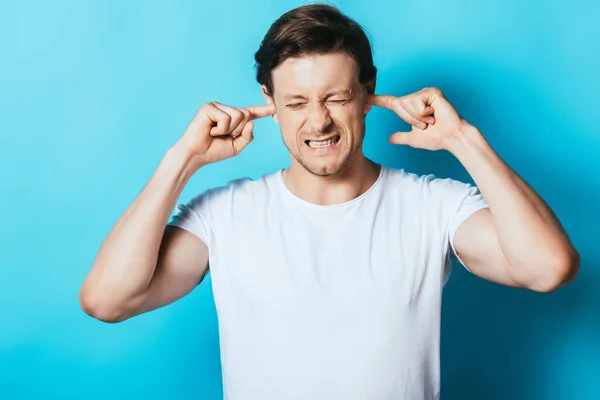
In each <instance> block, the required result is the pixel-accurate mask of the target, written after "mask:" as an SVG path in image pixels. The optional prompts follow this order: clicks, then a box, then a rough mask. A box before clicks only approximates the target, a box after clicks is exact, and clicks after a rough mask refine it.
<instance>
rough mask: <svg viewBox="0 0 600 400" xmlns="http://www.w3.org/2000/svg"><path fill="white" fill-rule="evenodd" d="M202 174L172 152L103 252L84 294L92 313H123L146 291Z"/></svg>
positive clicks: (84, 288) (93, 267) (82, 293)
mask: <svg viewBox="0 0 600 400" xmlns="http://www.w3.org/2000/svg"><path fill="white" fill-rule="evenodd" d="M197 169H198V168H197V167H196V166H194V165H193V163H191V162H190V160H189V158H188V157H186V156H185V154H184V153H183V152H182V151H180V150H179V149H178V148H177V147H172V148H171V149H169V150H168V151H167V153H166V154H165V156H164V157H163V159H162V160H161V163H160V164H159V166H158V168H157V169H156V171H155V173H154V174H153V176H152V177H151V179H150V180H149V182H148V183H147V184H146V186H145V187H144V188H143V190H142V191H141V192H140V194H139V195H138V196H137V198H136V199H135V200H134V201H133V203H132V204H131V205H130V206H129V207H128V208H127V210H126V211H125V212H124V213H123V215H122V216H121V217H120V218H119V219H118V221H117V222H116V224H115V225H114V226H113V228H112V229H111V231H110V232H109V234H108V235H107V237H106V239H105V240H104V242H103V243H102V245H101V247H100V249H99V251H98V254H97V256H96V259H95V261H94V264H93V266H92V268H91V270H90V272H89V274H88V276H87V278H86V279H85V281H84V283H83V285H82V288H81V292H80V298H81V300H82V303H83V304H85V305H86V306H87V307H88V308H89V309H93V308H100V307H102V308H104V309H108V310H118V309H119V308H120V307H121V306H122V305H123V304H126V303H127V302H128V301H129V300H130V299H132V298H133V297H135V296H137V295H139V294H141V293H143V292H144V291H145V290H146V288H147V287H148V285H149V283H150V281H151V279H152V277H153V275H154V271H155V268H156V264H157V259H158V252H159V248H160V243H161V240H162V237H163V233H164V229H165V226H166V224H167V222H168V219H169V217H170V214H171V212H172V211H173V208H174V207H175V205H176V202H177V199H178V198H179V196H180V194H181V192H182V190H183V188H184V187H185V184H186V183H187V181H188V180H189V178H190V177H191V176H192V175H193V173H194V172H195V171H196V170H197Z"/></svg>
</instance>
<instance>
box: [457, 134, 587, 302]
mask: <svg viewBox="0 0 600 400" xmlns="http://www.w3.org/2000/svg"><path fill="white" fill-rule="evenodd" d="M464 132H465V133H464V135H461V136H457V139H456V140H455V141H454V142H453V146H452V147H451V151H452V153H453V154H454V155H455V156H456V157H457V158H458V159H459V160H460V161H461V162H462V164H463V165H464V166H465V168H466V169H467V171H468V172H469V173H470V174H471V176H472V177H473V179H474V180H475V182H476V183H477V185H478V186H479V188H480V189H481V192H482V194H483V196H484V197H485V199H486V200H487V202H488V203H489V205H490V207H489V209H484V210H480V211H478V212H476V213H475V214H474V215H472V216H470V217H469V218H467V220H465V221H464V223H463V224H461V226H460V227H459V228H458V229H457V231H456V235H455V240H454V245H455V248H456V250H457V252H458V254H459V256H460V257H461V259H463V261H464V262H465V265H466V266H467V268H469V270H471V271H472V272H473V273H474V274H476V275H478V276H480V277H482V278H484V279H488V280H490V281H493V282H497V283H500V284H503V285H507V286H516V287H522V288H526V289H529V290H535V291H540V292H548V291H553V290H556V289H558V288H560V287H561V286H563V285H565V284H567V283H569V282H570V281H571V280H572V279H573V278H574V277H575V275H576V274H577V272H578V270H579V254H578V253H577V251H576V250H575V248H574V247H573V244H572V243H571V241H570V239H569V237H568V235H567V234H566V232H565V230H564V228H563V227H562V225H561V223H560V222H559V220H558V218H557V217H556V215H554V213H553V211H552V210H551V209H550V207H548V205H547V204H546V203H545V202H544V200H543V199H542V198H541V197H540V196H539V195H538V194H537V193H536V192H535V191H534V190H533V189H532V188H531V187H530V186H529V185H528V184H527V183H526V182H525V181H524V180H523V179H521V178H520V177H519V176H518V175H517V174H516V173H515V172H514V171H513V170H512V169H510V168H509V167H508V166H507V165H506V164H505V163H504V162H503V161H502V160H501V159H500V157H498V155H497V154H496V153H495V152H494V151H493V150H492V148H491V147H490V146H489V144H488V143H487V142H486V141H485V139H484V138H483V137H482V136H481V134H480V133H479V131H478V130H477V129H476V128H475V127H473V126H470V125H468V126H466V127H465V128H464Z"/></svg>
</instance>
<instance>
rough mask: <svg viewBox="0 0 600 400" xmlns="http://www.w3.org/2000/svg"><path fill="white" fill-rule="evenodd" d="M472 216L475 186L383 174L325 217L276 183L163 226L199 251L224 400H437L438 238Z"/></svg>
mask: <svg viewBox="0 0 600 400" xmlns="http://www.w3.org/2000/svg"><path fill="white" fill-rule="evenodd" d="M484 207H487V203H486V201H485V200H484V198H483V197H482V195H481V193H480V192H479V190H478V188H477V187H476V186H472V185H469V184H466V183H462V182H460V181H456V180H452V179H440V178H436V177H435V176H434V175H426V176H418V175H415V174H412V173H407V172H404V170H395V169H391V168H388V167H385V166H382V168H381V172H380V174H379V177H378V179H377V181H376V182H375V184H374V185H373V186H372V187H371V188H370V189H369V190H367V191H366V192H365V193H363V194H362V195H361V196H359V197H357V198H355V199H353V200H351V201H348V202H346V203H343V204H339V205H331V206H321V205H316V204H313V203H309V202H307V201H305V200H302V199H300V198H299V197H297V196H295V195H294V194H293V193H292V192H291V191H290V190H289V189H288V188H287V186H286V185H285V182H284V180H283V177H282V173H281V171H277V172H274V173H270V174H267V175H265V176H263V177H261V178H260V179H256V180H251V179H248V178H244V179H238V180H235V181H232V182H230V183H228V184H227V185H225V186H223V187H219V188H214V189H210V190H207V191H205V192H203V193H202V194H200V195H198V196H196V197H194V198H193V199H192V200H191V201H190V202H188V203H187V204H185V205H184V204H180V205H178V207H177V212H176V214H175V215H174V216H173V218H172V219H171V221H170V222H169V224H171V225H175V226H179V227H181V228H183V229H186V230H188V231H190V232H192V233H193V234H195V235H196V236H198V237H199V238H200V239H201V240H202V241H203V242H204V243H206V245H207V246H208V248H209V268H210V269H209V271H210V273H211V277H212V284H213V293H214V298H215V304H216V308H217V316H218V324H219V334H220V346H221V361H222V375H223V390H224V398H225V399H230V400H268V399H277V400H287V399H310V400H319V399H324V400H325V399H326V400H333V399H344V400H354V399H361V400H373V399H377V400H388V399H389V400H391V399H394V400H395V399H411V400H415V399H428V400H429V399H437V398H439V388H440V371H439V369H440V364H439V344H440V311H441V299H442V289H443V286H444V284H445V282H446V280H447V278H448V276H449V274H450V269H451V261H450V254H452V253H453V254H454V256H456V257H458V256H457V254H456V252H455V251H454V247H453V244H452V240H453V237H454V232H455V231H456V228H457V227H458V226H459V224H460V223H461V222H462V221H463V220H465V219H466V218H467V217H468V216H469V215H471V214H472V213H473V212H475V211H477V210H479V209H481V208H484ZM458 259H459V261H460V262H461V263H462V261H461V260H460V258H458Z"/></svg>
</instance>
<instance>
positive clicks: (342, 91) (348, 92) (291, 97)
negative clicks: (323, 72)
mask: <svg viewBox="0 0 600 400" xmlns="http://www.w3.org/2000/svg"><path fill="white" fill-rule="evenodd" d="M337 95H342V96H348V97H352V90H351V89H338V90H332V91H331V92H327V93H326V94H325V96H324V97H325V98H327V97H331V96H337ZM283 99H284V100H295V99H300V100H306V99H307V97H306V96H304V95H302V94H295V93H290V94H286V95H285V96H284V97H283Z"/></svg>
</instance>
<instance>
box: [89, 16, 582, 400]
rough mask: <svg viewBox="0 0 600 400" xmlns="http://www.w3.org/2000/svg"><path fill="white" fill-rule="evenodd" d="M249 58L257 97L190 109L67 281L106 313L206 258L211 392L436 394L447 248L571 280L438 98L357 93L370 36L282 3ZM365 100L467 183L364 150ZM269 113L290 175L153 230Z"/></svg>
mask: <svg viewBox="0 0 600 400" xmlns="http://www.w3.org/2000/svg"><path fill="white" fill-rule="evenodd" d="M255 58H256V62H257V67H258V69H257V79H258V81H259V83H261V85H262V90H263V94H264V97H265V99H266V103H267V104H266V105H264V106H256V107H248V108H238V107H233V106H227V105H224V104H220V103H217V102H212V103H208V104H205V105H203V106H202V107H201V108H200V110H199V111H198V113H197V114H196V116H195V117H194V119H193V120H192V121H191V123H190V124H189V126H188V127H187V129H186V131H185V133H184V134H183V136H182V137H181V139H180V140H179V141H178V142H177V143H176V144H175V145H174V146H173V147H172V148H170V149H169V150H168V151H167V153H166V155H165V157H164V159H163V160H162V162H161V164H160V165H159V167H158V168H157V170H156V172H155V174H154V175H153V176H152V178H151V179H150V181H149V182H148V184H147V186H146V187H145V188H144V190H143V191H142V192H141V193H140V195H139V196H138V198H136V199H135V201H134V202H133V204H132V205H131V206H130V207H129V208H128V209H127V210H126V212H125V213H124V214H123V216H122V217H121V218H120V219H119V221H118V222H117V223H116V225H115V226H114V228H113V229H112V230H111V232H110V233H109V235H108V236H107V238H106V240H105V241H104V243H103V244H102V246H101V248H100V251H99V253H98V256H97V258H96V260H95V262H94V265H93V267H92V269H91V271H90V273H89V275H88V277H87V278H86V280H85V282H84V284H83V285H82V288H81V293H80V300H81V305H82V307H83V309H84V310H85V311H86V312H87V313H88V314H90V315H92V316H94V317H96V318H98V319H100V320H103V321H107V322H118V321H122V320H124V319H127V318H131V317H133V316H135V315H138V314H141V313H144V312H147V311H150V310H153V309H156V308H158V307H161V306H164V305H166V304H169V303H171V302H173V301H175V300H177V299H178V298H181V297H182V296H184V295H186V294H187V293H188V292H190V291H191V290H192V289H193V288H194V287H195V286H196V285H197V284H198V283H200V282H201V281H202V279H203V277H204V275H205V274H206V272H207V271H208V268H209V265H210V271H211V274H212V275H211V276H212V281H213V289H214V296H215V302H216V306H217V312H218V320H219V331H220V343H221V358H222V368H223V384H224V396H225V398H228V399H434V398H438V397H439V390H440V388H439V386H440V377H439V337H440V305H441V298H442V288H443V286H444V283H445V282H446V279H447V278H448V274H449V272H450V266H451V264H450V259H449V257H450V255H451V254H454V255H455V256H456V257H458V259H459V261H460V262H461V263H463V265H464V266H465V267H466V268H468V269H469V270H470V271H471V272H472V273H474V274H476V275H478V276H480V277H482V278H484V279H488V280H490V281H493V282H497V283H499V284H503V285H509V286H514V287H521V288H525V289H529V290H534V291H539V292H548V291H553V290H556V289H557V288H559V287H561V286H562V285H564V284H565V283H567V282H569V281H570V280H571V279H572V278H573V277H574V276H575V274H576V273H577V270H578V266H579V257H578V254H577V252H576V250H575V249H574V248H573V246H572V244H571V243H570V240H569V239H568V236H567V235H566V233H565V232H564V231H563V229H562V227H561V225H560V223H559V221H558V220H557V219H556V218H555V216H554V215H553V213H552V211H551V210H550V209H549V208H548V207H547V206H546V204H545V203H544V201H543V200H542V199H541V198H540V197H539V196H538V195H537V194H536V193H535V192H534V191H533V190H532V189H531V188H530V187H529V186H528V185H527V184H526V183H525V182H524V181H523V180H522V179H521V178H520V177H519V176H518V175H517V174H516V173H515V172H513V171H512V170H511V169H510V168H509V167H508V166H507V165H506V164H505V163H504V162H503V161H502V160H501V159H500V158H499V157H498V155H497V154H496V153H495V152H494V151H493V150H492V148H491V147H490V146H489V144H488V143H487V142H486V140H485V139H484V137H483V136H482V134H481V133H480V132H479V131H478V130H477V128H476V127H474V126H472V125H470V124H469V123H468V122H467V121H465V120H464V119H463V118H461V117H460V116H459V114H458V113H457V112H456V110H455V109H454V108H453V106H452V105H451V104H450V103H449V102H448V101H447V100H446V98H445V97H444V95H443V93H442V92H440V91H439V90H438V89H435V88H426V89H423V90H421V91H419V92H417V93H413V94H409V95H406V96H402V97H393V96H381V95H376V94H374V91H375V81H376V68H375V67H374V65H373V59H372V55H371V48H370V44H369V41H368V39H367V38H366V36H365V34H364V32H363V31H362V29H361V28H360V26H359V25H358V24H357V23H356V22H354V21H352V20H351V19H349V18H348V17H346V16H344V15H342V14H341V13H340V12H339V11H338V10H337V9H335V8H333V7H330V6H324V5H309V6H303V7H300V8H297V9H294V10H292V11H290V12H288V13H286V14H284V15H283V16H282V17H281V18H279V19H278V20H277V21H276V22H275V23H274V24H273V25H272V26H271V28H270V30H269V31H268V32H267V34H266V36H265V38H264V40H263V42H262V43H261V46H260V49H259V50H258V52H257V53H256V57H255ZM372 106H379V107H385V108H389V109H391V110H393V111H395V112H396V113H397V114H398V115H399V116H400V117H401V118H402V119H404V120H405V121H407V122H408V123H410V124H411V125H412V126H413V128H412V131H411V132H406V133H396V134H394V135H392V136H391V137H390V142H391V143H395V144H406V145H410V146H413V147H417V148H423V149H429V150H446V151H449V152H451V153H452V154H453V155H455V156H456V157H457V158H458V160H460V162H461V163H462V164H463V165H464V167H465V168H466V170H467V171H468V172H469V173H470V174H471V176H472V177H473V179H474V181H475V182H476V184H477V186H471V185H469V184H465V183H462V182H458V181H455V180H451V179H438V178H435V177H434V176H432V175H427V176H417V175H415V174H411V173H407V172H405V171H404V170H394V169H391V168H388V167H385V166H381V165H378V164H376V163H375V162H373V161H371V160H369V159H367V158H366V157H365V156H364V155H363V151H362V143H363V139H364V135H365V116H366V114H367V113H368V112H369V111H370V109H371V107H372ZM271 115H272V116H273V118H274V121H275V122H276V123H277V124H279V125H280V129H281V132H282V138H283V141H284V143H285V145H286V146H287V148H288V150H289V152H290V156H291V157H290V158H291V167H290V168H288V169H285V170H281V171H276V172H273V173H270V174H267V175H265V176H263V177H261V178H260V179H257V180H250V179H238V180H235V181H232V182H230V183H229V184H227V185H225V186H223V187H219V188H214V189H210V190H207V191H205V192H204V193H201V194H200V195H198V196H196V197H195V198H193V199H192V200H191V201H190V202H189V203H187V204H181V205H179V207H178V210H177V213H176V214H175V216H174V217H173V218H172V220H171V221H170V222H169V217H170V214H171V212H172V210H173V208H174V207H175V205H176V202H177V199H178V197H179V196H180V194H181V191H182V189H183V188H184V186H185V184H186V182H187V181H188V179H189V178H190V177H191V176H192V175H193V174H194V173H195V172H196V171H197V170H198V169H199V168H202V167H203V166H205V165H207V164H211V163H215V162H218V161H220V160H224V159H226V158H229V157H233V156H235V155H237V154H239V153H240V152H241V151H242V150H243V149H244V148H245V147H246V146H247V145H248V144H249V143H250V142H251V141H252V139H253V123H252V122H251V121H252V120H254V119H256V118H262V117H266V116H271ZM165 225H167V226H166V227H165Z"/></svg>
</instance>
